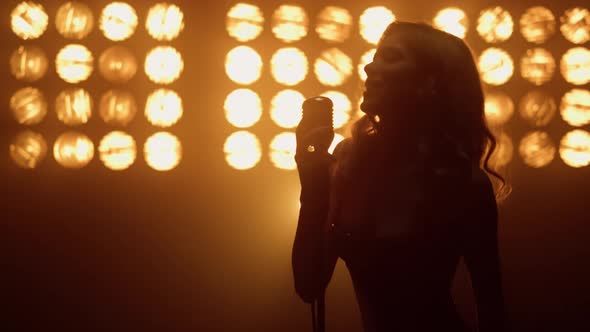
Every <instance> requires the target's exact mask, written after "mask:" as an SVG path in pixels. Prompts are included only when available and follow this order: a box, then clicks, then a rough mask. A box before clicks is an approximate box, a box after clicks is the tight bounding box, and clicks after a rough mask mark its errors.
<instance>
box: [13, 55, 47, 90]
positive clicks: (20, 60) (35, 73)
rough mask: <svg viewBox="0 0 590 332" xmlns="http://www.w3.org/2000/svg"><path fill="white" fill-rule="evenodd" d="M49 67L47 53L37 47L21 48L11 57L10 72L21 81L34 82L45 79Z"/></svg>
mask: <svg viewBox="0 0 590 332" xmlns="http://www.w3.org/2000/svg"><path fill="white" fill-rule="evenodd" d="M48 66H49V63H48V61H47V56H46V55H45V52H43V50H42V49H41V48H39V47H37V46H21V47H19V48H17V49H16V51H14V52H13V53H12V55H11V56H10V71H11V72H12V75H13V76H14V77H16V79H18V80H21V81H25V82H34V81H37V80H39V79H41V78H43V76H45V73H46V72H47V67H48Z"/></svg>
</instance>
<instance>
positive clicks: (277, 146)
mask: <svg viewBox="0 0 590 332" xmlns="http://www.w3.org/2000/svg"><path fill="white" fill-rule="evenodd" d="M296 148H297V141H296V138H295V133H282V134H279V135H277V136H275V137H274V138H273V139H272V141H271V143H270V160H271V162H272V163H273V165H274V166H275V167H276V168H278V169H283V170H294V169H296V168H297V164H296V163H295V150H296Z"/></svg>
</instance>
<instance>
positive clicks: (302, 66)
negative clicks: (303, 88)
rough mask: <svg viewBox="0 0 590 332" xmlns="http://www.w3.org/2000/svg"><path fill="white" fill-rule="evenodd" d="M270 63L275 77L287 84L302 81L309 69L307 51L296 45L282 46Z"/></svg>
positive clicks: (295, 83)
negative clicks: (304, 51) (302, 50)
mask: <svg viewBox="0 0 590 332" xmlns="http://www.w3.org/2000/svg"><path fill="white" fill-rule="evenodd" d="M270 63H271V72H272V76H273V77H274V79H275V80H276V81H277V82H279V83H281V84H284V85H287V86H293V85H297V84H299V83H301V82H302V81H303V80H304V79H305V77H306V76H307V72H308V70H309V68H308V62H307V57H306V56H305V53H303V52H301V50H299V49H298V48H295V47H288V48H281V49H280V50H278V51H277V52H276V53H275V54H274V55H273V56H272V59H271V60H270Z"/></svg>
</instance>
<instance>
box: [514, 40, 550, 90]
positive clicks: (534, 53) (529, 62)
mask: <svg viewBox="0 0 590 332" xmlns="http://www.w3.org/2000/svg"><path fill="white" fill-rule="evenodd" d="M555 68H556V64H555V59H554V58H553V55H551V53H550V52H549V51H547V50H545V49H543V48H535V49H530V50H527V51H526V54H525V55H524V56H523V57H522V59H521V60H520V74H521V75H522V77H523V78H524V79H526V80H527V81H529V82H531V83H533V84H534V85H543V84H545V83H547V82H549V81H550V80H551V79H552V78H553V74H554V73H555Z"/></svg>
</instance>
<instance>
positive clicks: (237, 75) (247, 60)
mask: <svg viewBox="0 0 590 332" xmlns="http://www.w3.org/2000/svg"><path fill="white" fill-rule="evenodd" d="M225 72H226V73H227V76H228V77H229V79H230V80H232V81H234V82H236V83H238V84H242V85H249V84H252V83H254V82H256V81H258V79H260V75H262V58H261V57H260V55H259V54H258V53H257V52H256V51H255V50H254V49H252V48H250V47H248V46H238V47H236V48H234V49H233V50H231V51H229V53H228V54H227V57H226V58H225Z"/></svg>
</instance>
